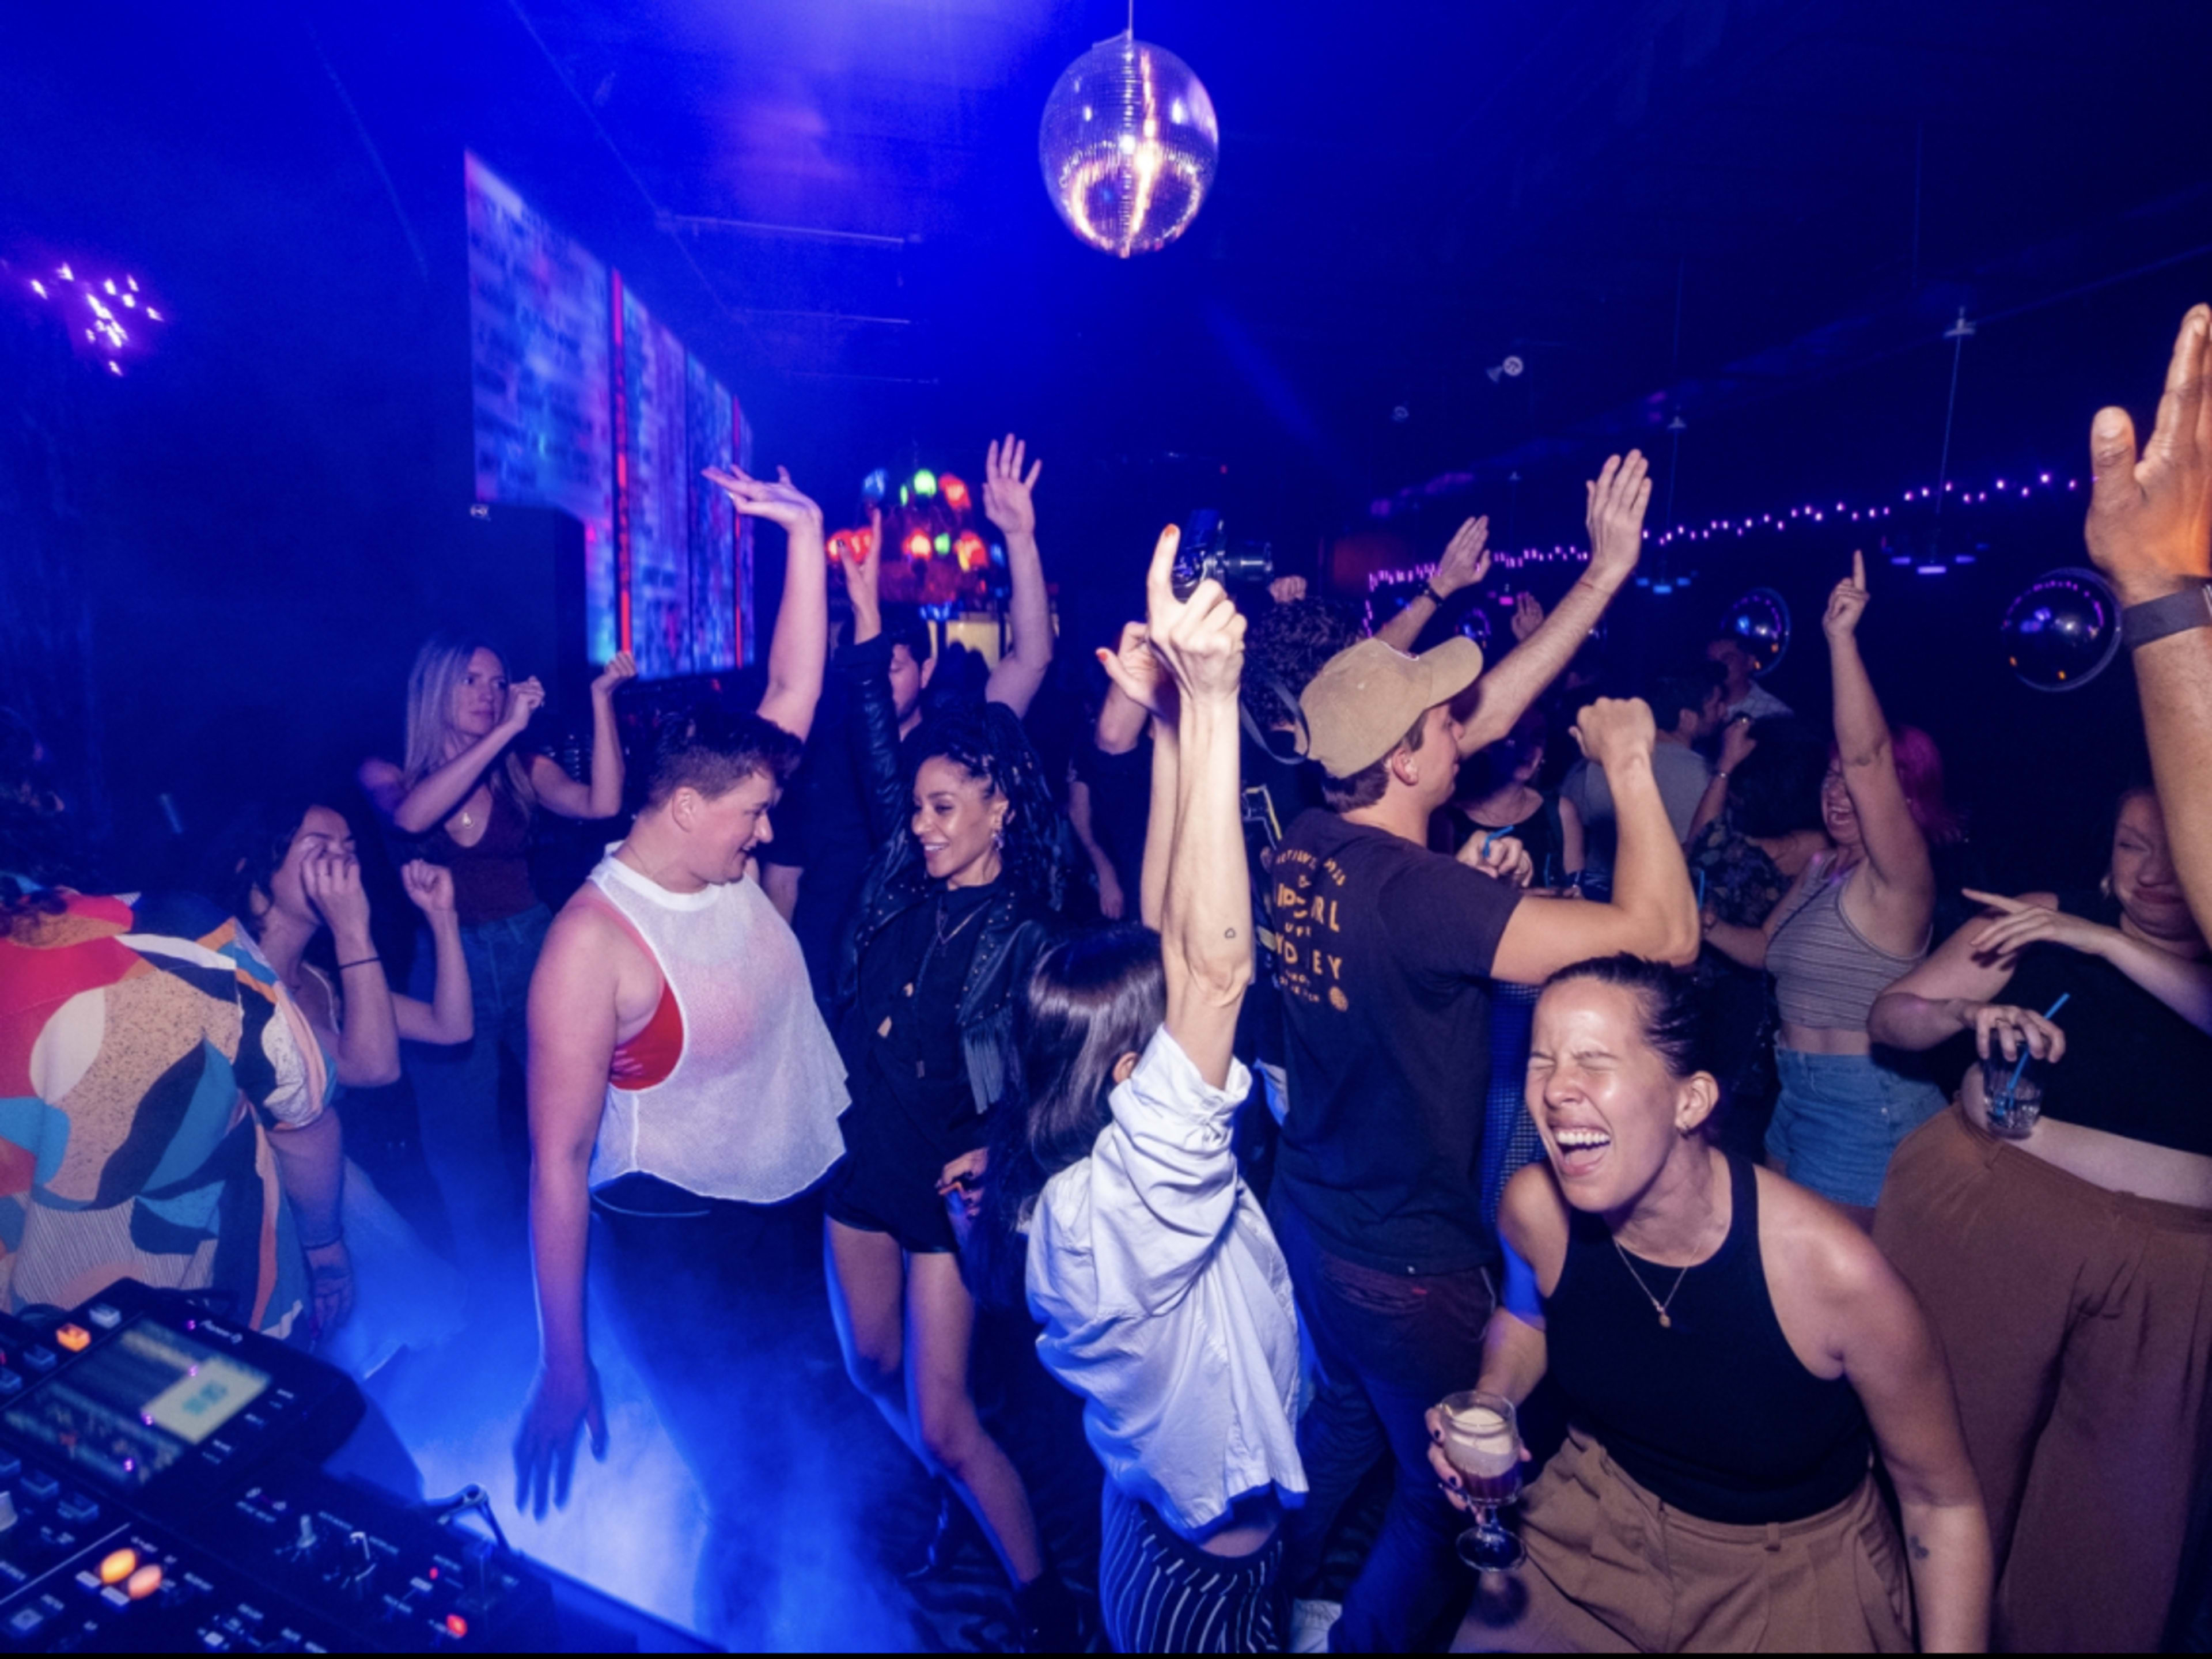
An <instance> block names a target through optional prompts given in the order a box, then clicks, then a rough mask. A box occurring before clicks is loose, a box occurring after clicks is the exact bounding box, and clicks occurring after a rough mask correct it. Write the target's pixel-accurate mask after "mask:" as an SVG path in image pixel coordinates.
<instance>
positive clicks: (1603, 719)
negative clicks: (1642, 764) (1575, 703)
mask: <svg viewBox="0 0 2212 1659" xmlns="http://www.w3.org/2000/svg"><path fill="white" fill-rule="evenodd" d="M1572 730H1573V732H1574V736H1575V741H1576V743H1577V744H1580V745H1581V746H1582V751H1583V754H1584V755H1586V756H1588V757H1589V761H1590V763H1591V764H1592V765H1594V766H1598V767H1601V768H1603V769H1605V770H1607V771H1608V772H1610V771H1612V770H1613V769H1615V768H1616V767H1619V766H1621V765H1623V764H1625V763H1627V762H1629V761H1632V760H1635V759H1637V758H1638V757H1642V758H1644V759H1645V760H1649V759H1650V757H1651V745H1652V744H1654V743H1655V742H1656V741H1657V739H1658V726H1657V724H1656V722H1655V721H1654V720H1652V718H1651V705H1650V703H1648V702H1644V699H1643V698H1641V697H1600V698H1598V699H1597V700H1596V701H1595V702H1591V703H1589V704H1587V705H1585V706H1584V708H1583V711H1582V713H1581V714H1577V715H1576V716H1575V723H1574V726H1573V728H1572Z"/></svg>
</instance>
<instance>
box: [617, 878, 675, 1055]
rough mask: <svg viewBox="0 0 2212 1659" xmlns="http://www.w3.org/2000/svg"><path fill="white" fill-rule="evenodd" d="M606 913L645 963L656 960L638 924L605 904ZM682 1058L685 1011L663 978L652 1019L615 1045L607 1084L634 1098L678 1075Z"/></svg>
mask: <svg viewBox="0 0 2212 1659" xmlns="http://www.w3.org/2000/svg"><path fill="white" fill-rule="evenodd" d="M602 902H603V903H604V901H602ZM605 909H606V912H607V914H608V915H611V916H612V917H613V918H614V919H615V920H616V921H619V922H620V923H622V925H623V930H624V931H625V932H627V933H629V936H630V937H631V938H632V939H635V940H636V941H637V945H638V948H639V949H640V950H641V951H644V952H645V955H646V960H647V961H648V962H650V961H652V960H653V947H652V946H651V945H647V943H646V942H645V936H644V935H643V934H642V933H639V932H638V931H637V927H636V924H635V923H634V922H632V921H630V919H629V917H628V916H626V915H623V913H622V912H621V911H620V910H618V909H617V908H615V907H614V906H613V905H612V904H606V905H605ZM683 1058H684V1010H683V1009H682V1008H681V1007H680V1006H678V1004H677V1001H676V999H675V997H674V996H672V995H671V994H670V992H669V988H668V981H667V980H666V979H665V978H664V979H663V980H662V981H660V1000H659V1001H658V1002H656V1003H654V1004H653V1018H651V1019H648V1020H647V1021H646V1022H645V1024H644V1026H643V1028H642V1029H641V1030H639V1031H638V1032H637V1033H636V1034H635V1036H629V1037H628V1038H625V1039H624V1040H623V1042H618V1043H617V1044H616V1045H615V1052H614V1059H613V1060H612V1061H611V1063H610V1064H609V1066H607V1081H608V1082H609V1083H611V1084H612V1085H614V1086H615V1087H616V1088H617V1089H623V1090H627V1091H629V1092H631V1093H633V1094H635V1093H636V1092H637V1091H639V1090H641V1089H651V1088H653V1087H655V1086H657V1085H660V1084H663V1083H665V1082H667V1081H668V1079H670V1078H671V1077H672V1076H674V1075H675V1073H676V1064H677V1062H678V1060H682V1059H683Z"/></svg>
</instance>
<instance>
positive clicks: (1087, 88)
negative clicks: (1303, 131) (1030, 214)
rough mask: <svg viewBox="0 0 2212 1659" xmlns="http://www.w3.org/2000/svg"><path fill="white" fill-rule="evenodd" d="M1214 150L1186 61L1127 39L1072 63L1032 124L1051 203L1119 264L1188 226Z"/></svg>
mask: <svg viewBox="0 0 2212 1659" xmlns="http://www.w3.org/2000/svg"><path fill="white" fill-rule="evenodd" d="M1220 153H1221V131H1220V129H1219V127H1218V125H1216V124H1215V122H1214V118H1213V100H1212V99H1211V98H1209V97H1207V96H1206V88H1205V87H1204V85H1203V84H1201V83H1200V81H1199V78H1198V77H1197V76H1195V75H1193V74H1192V73H1191V72H1190V67H1189V65H1188V64H1185V63H1184V62H1183V61H1182V58H1178V57H1176V55H1175V54H1174V53H1173V52H1168V51H1165V50H1164V49H1162V48H1161V47H1158V46H1152V45H1151V44H1150V43H1148V42H1146V41H1143V40H1138V39H1137V38H1136V37H1135V36H1134V35H1132V34H1121V35H1116V36H1115V38H1114V39H1113V40H1102V41H1100V42H1099V43H1098V44H1097V46H1093V47H1091V50H1090V51H1089V52H1085V53H1084V54H1083V56H1082V57H1080V58H1077V59H1076V60H1075V61H1074V62H1073V64H1069V65H1068V66H1067V68H1066V70H1064V71H1063V72H1062V73H1061V75H1060V80H1059V81H1058V82H1057V83H1055V84H1054V87H1053V89H1052V96H1050V97H1049V98H1048V99H1046V100H1045V101H1044V119H1043V121H1042V123H1040V124H1039V125H1038V128H1037V159H1038V161H1040V162H1041V163H1042V166H1043V167H1044V187H1045V189H1046V191H1048V193H1049V194H1050V195H1051V197H1052V204H1053V206H1054V207H1055V208H1057V209H1058V210H1060V217H1061V218H1062V219H1064V220H1066V222H1067V228H1069V229H1070V230H1072V231H1073V232H1074V233H1075V234H1077V235H1078V236H1079V237H1081V238H1082V239H1083V240H1085V241H1086V242H1088V243H1090V244H1091V246H1093V247H1095V248H1097V249H1098V250H1099V251H1100V252H1103V253H1113V254H1118V255H1119V256H1120V257H1121V258H1124V259H1126V258H1128V257H1129V256H1130V255H1131V254H1133V253H1152V252H1157V251H1158V250H1159V249H1161V248H1164V247H1165V246H1167V245H1168V244H1169V243H1170V242H1172V241H1173V240H1175V239H1176V237H1178V236H1180V235H1182V234H1183V232H1184V231H1185V230H1187V229H1188V228H1190V222H1191V221H1192V220H1193V219H1195V218H1196V217H1197V216H1198V210H1199V207H1200V204H1202V203H1203V202H1204V201H1205V200H1206V191H1207V189H1208V188H1209V187H1210V186H1211V185H1212V183H1213V171H1214V167H1215V164H1216V163H1217V162H1218V160H1219V159H1220Z"/></svg>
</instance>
